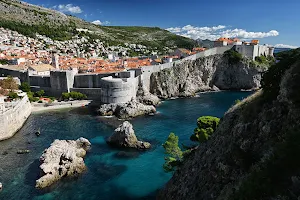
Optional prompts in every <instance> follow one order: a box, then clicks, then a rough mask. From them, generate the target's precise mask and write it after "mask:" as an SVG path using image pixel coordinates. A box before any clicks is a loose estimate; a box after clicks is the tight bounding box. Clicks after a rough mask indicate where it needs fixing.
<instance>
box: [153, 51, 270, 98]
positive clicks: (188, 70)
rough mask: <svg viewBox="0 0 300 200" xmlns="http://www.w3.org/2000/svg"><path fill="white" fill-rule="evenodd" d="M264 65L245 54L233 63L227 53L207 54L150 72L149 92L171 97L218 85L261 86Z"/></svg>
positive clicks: (225, 86) (226, 86) (240, 88)
mask: <svg viewBox="0 0 300 200" xmlns="http://www.w3.org/2000/svg"><path fill="white" fill-rule="evenodd" d="M265 69H266V66H262V65H259V64H258V63H256V62H253V61H251V60H249V59H246V58H243V59H242V60H241V61H239V62H237V63H234V64H232V63H230V62H229V59H228V58H227V57H226V56H223V55H214V56H208V57H204V58H199V59H197V60H194V61H186V62H184V63H182V64H180V65H177V66H175V67H173V68H170V69H165V70H162V71H160V72H156V73H153V74H152V75H151V78H150V92H151V93H152V94H155V95H157V96H158V97H160V98H170V97H176V96H184V97H186V96H193V95H194V94H195V92H199V91H211V90H218V89H221V90H242V89H244V90H252V89H256V88H259V87H260V80H261V72H263V71H265Z"/></svg>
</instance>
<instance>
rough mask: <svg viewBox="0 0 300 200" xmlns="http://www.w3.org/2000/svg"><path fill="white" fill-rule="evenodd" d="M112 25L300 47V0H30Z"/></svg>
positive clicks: (199, 36) (205, 37) (193, 36)
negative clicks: (156, 27) (154, 27)
mask: <svg viewBox="0 0 300 200" xmlns="http://www.w3.org/2000/svg"><path fill="white" fill-rule="evenodd" d="M26 2H29V3H32V4H38V5H43V6H44V7H47V8H54V9H56V10H60V11H62V12H64V13H68V14H72V15H75V16H77V17H80V18H82V19H85V20H87V21H90V22H94V23H98V24H100V23H102V25H112V26H117V25H121V26H132V25H134V26H158V27H161V28H164V29H168V30H170V31H172V32H174V33H176V34H179V35H184V36H186V37H191V38H194V39H196V38H201V39H215V38H217V37H219V36H228V37H235V36H237V37H240V38H242V39H245V40H251V39H252V38H255V39H259V40H260V41H261V43H263V44H272V45H278V46H284V45H289V46H295V47H296V46H297V47H298V46H300V40H299V38H298V37H299V35H300V26H299V22H300V12H299V8H300V1H299V0H252V1H245V0H227V1H224V0H185V1H183V0H180V1H179V0H27V1H26Z"/></svg>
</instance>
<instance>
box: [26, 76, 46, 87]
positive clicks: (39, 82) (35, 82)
mask: <svg viewBox="0 0 300 200" xmlns="http://www.w3.org/2000/svg"><path fill="white" fill-rule="evenodd" d="M29 83H30V86H39V87H51V84H50V76H29Z"/></svg>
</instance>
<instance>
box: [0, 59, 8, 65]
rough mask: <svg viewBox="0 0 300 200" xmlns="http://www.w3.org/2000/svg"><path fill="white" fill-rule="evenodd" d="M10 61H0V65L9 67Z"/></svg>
mask: <svg viewBox="0 0 300 200" xmlns="http://www.w3.org/2000/svg"><path fill="white" fill-rule="evenodd" d="M7 64H8V60H4V59H0V65H7Z"/></svg>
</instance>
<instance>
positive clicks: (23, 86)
mask: <svg viewBox="0 0 300 200" xmlns="http://www.w3.org/2000/svg"><path fill="white" fill-rule="evenodd" d="M19 89H20V90H22V91H23V92H30V85H29V84H28V83H27V82H23V83H22V84H21V85H20V87H19Z"/></svg>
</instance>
